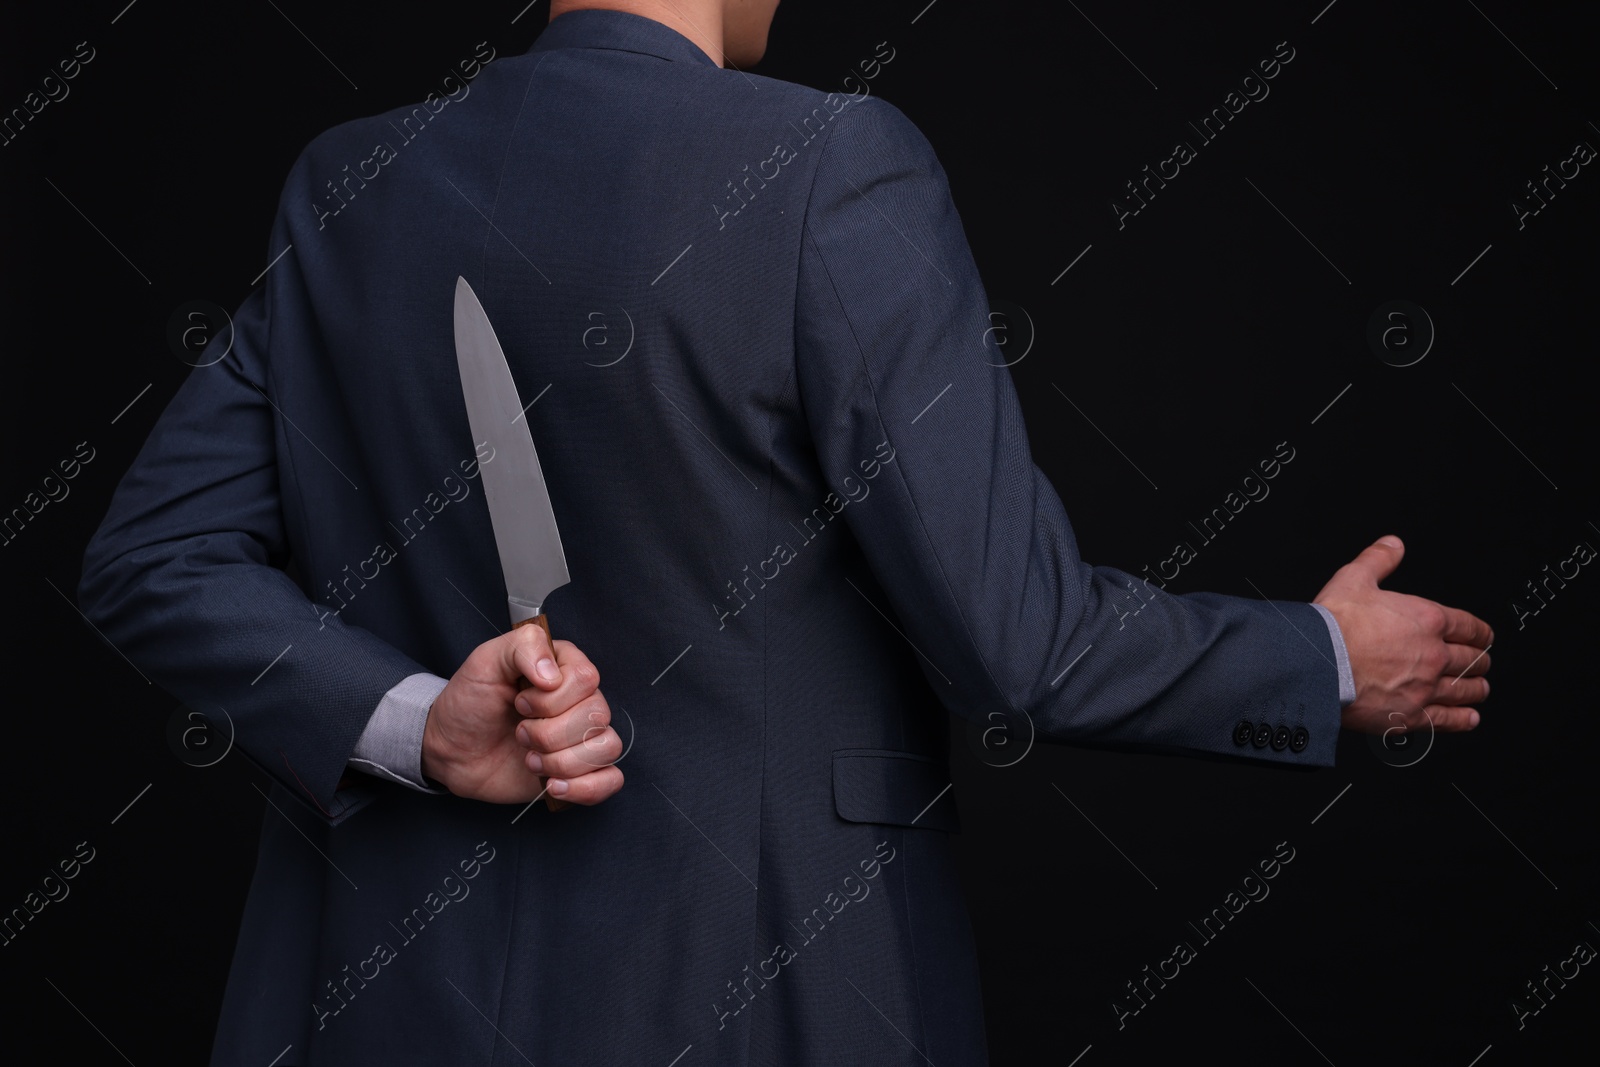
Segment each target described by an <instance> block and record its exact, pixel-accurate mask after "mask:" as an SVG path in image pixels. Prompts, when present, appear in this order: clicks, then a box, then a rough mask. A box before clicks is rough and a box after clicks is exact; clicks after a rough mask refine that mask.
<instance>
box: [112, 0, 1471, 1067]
mask: <svg viewBox="0 0 1600 1067" xmlns="http://www.w3.org/2000/svg"><path fill="white" fill-rule="evenodd" d="M775 6H776V4H775V2H774V0H760V2H755V0H750V2H746V0H659V2H653V0H612V2H610V3H607V4H604V5H596V4H588V3H578V2H569V3H558V4H555V5H553V6H552V14H551V22H550V25H549V26H548V28H547V29H546V30H545V31H544V33H543V34H542V35H541V36H540V38H539V40H538V41H537V43H536V44H535V45H534V46H533V48H532V49H531V50H530V51H529V52H528V53H527V54H526V55H523V56H519V57H495V56H493V55H492V54H491V55H490V56H488V57H485V56H482V55H480V56H478V57H477V59H476V61H474V62H473V63H472V64H471V68H472V69H471V71H470V73H468V67H467V65H465V64H464V65H463V68H462V69H463V76H464V77H468V78H471V84H470V94H469V93H468V92H467V89H468V87H467V86H466V85H465V84H462V85H461V90H462V91H461V92H460V93H459V95H457V94H456V93H454V92H452V93H451V94H450V95H451V100H450V103H449V106H448V107H446V106H445V104H444V103H443V101H444V98H443V97H438V98H435V97H430V98H429V100H428V101H426V102H424V104H422V105H418V106H417V107H408V108H402V109H399V110H397V111H394V112H390V113H387V114H384V115H379V116H376V117H372V118H366V119H358V120H356V121H353V122H349V123H346V124H344V125H341V126H339V127H337V128H335V129H333V130H330V131H328V132H327V133H325V134H323V135H322V136H320V137H318V138H317V139H316V140H314V141H313V142H312V143H311V144H310V145H309V146H308V147H307V148H306V149H305V151H304V153H303V154H302V155H301V157H300V159H299V160H298V161H297V162H296V163H295V165H294V167H293V170H292V172H291V173H290V175H289V177H288V180H287V183H286V185H285V189H284V193H283V197H282V200H281V203H280V206H279V210H278V213H277V217H276V221H275V224H274V227H273V231H272V235H271V240H270V244H269V247H268V250H267V251H268V255H269V256H271V257H275V261H274V264H273V266H272V267H271V269H270V270H269V271H268V272H267V274H266V277H265V280H264V282H263V284H262V286H261V288H259V289H258V290H257V291H255V292H254V293H253V294H252V295H251V296H250V297H249V298H248V299H247V300H246V301H245V303H244V305H243V306H242V307H241V308H240V310H239V313H238V315H237V316H236V317H235V320H234V333H233V338H232V344H231V350H230V351H229V353H228V356H227V357H226V358H225V359H222V360H221V361H220V362H217V363H216V364H215V365H214V366H209V367H205V368H203V369H200V370H197V371H196V372H195V373H193V374H192V375H191V376H190V378H189V379H188V381H187V382H186V383H185V384H184V386H183V387H182V388H181V389H180V390H179V392H178V394H177V396H176V397H175V398H174V399H173V401H172V402H171V404H170V405H169V406H168V408H167V409H166V411H165V412H164V414H163V415H162V417H161V419H160V421H159V423H158V424H157V426H156V428H155V430H154V431H153V433H152V435H151V437H150V440H149V441H148V443H147V444H146V445H145V447H144V449H143V450H142V451H141V453H140V455H139V457H138V459H137V460H136V461H135V463H134V465H133V467H132V469H131V470H130V471H129V472H128V474H127V476H126V477H125V478H124V480H123V482H122V484H121V486H120V487H119V489H118V491H117V493H116V496H115V498H114V500H113V502H112V505H111V509H110V512H109V514H108V515H107V517H106V520H105V522H104V524H103V526H102V527H101V529H100V530H99V532H98V533H97V534H96V536H95V539H94V540H93V542H92V543H91V545H90V546H89V549H88V552H87V557H86V562H85V573H84V577H83V581H82V585H81V588H80V596H81V600H82V602H83V606H84V610H85V612H86V613H87V614H88V616H89V617H90V618H91V619H92V620H93V621H94V623H95V624H96V625H97V626H98V627H99V628H100V629H101V630H102V631H103V632H104V633H105V634H106V636H107V637H108V639H109V640H111V641H112V642H114V643H115V644H116V645H117V646H118V647H119V648H121V649H122V650H123V651H124V652H125V653H126V654H127V655H128V656H129V657H130V658H131V659H132V660H133V661H134V662H135V663H137V664H139V666H140V669H141V670H143V671H144V672H145V673H146V674H148V675H150V676H151V677H153V678H155V679H157V680H158V681H160V682H161V683H162V684H163V685H164V686H165V687H167V688H168V689H170V690H171V691H172V692H174V693H175V694H177V695H178V696H180V697H181V698H183V699H184V700H185V701H186V702H188V703H190V704H192V705H194V706H196V707H198V708H201V709H202V710H207V711H213V710H214V709H217V708H221V709H223V710H225V712H226V714H227V717H228V719H229V721H231V722H232V723H233V724H234V728H235V730H236V736H237V742H236V743H237V746H238V747H239V748H240V749H241V750H242V751H244V752H245V753H246V754H247V755H248V756H249V757H250V758H251V759H252V760H254V761H255V762H256V763H257V764H258V765H259V766H260V767H261V768H262V769H263V770H265V771H266V773H268V774H269V775H271V776H272V778H273V779H274V786H273V789H272V793H271V801H272V804H271V806H270V807H269V809H268V810H267V812H266V814H265V821H264V823H263V827H262V840H261V850H260V857H259V860H258V864H257V869H256V874H255V880H254V883H253V885H252V888H251V892H250V896H249V901H248V903H247V905H246V911H245V916H244V920H243V924H242V928H241V931H240V935H239V942H238V947H237V950H236V954H235V958H234V963H233V969H232V973H231V976H230V979H229V984H228V990H227V996H226V1000H225V1004H224V1010H223V1017H222V1019H221V1022H220V1024H219V1027H218V1032H217V1036H216V1042H215V1047H214V1053H213V1062H214V1063H217V1064H234V1063H255V1062H265V1060H266V1059H269V1058H270V1057H271V1055H272V1052H273V1051H274V1050H277V1049H281V1048H283V1046H284V1045H285V1044H289V1045H291V1046H292V1048H291V1050H290V1051H289V1052H288V1053H287V1054H286V1055H285V1056H284V1057H283V1058H282V1059H281V1060H280V1061H279V1062H280V1063H281V1064H284V1065H288V1064H321V1063H330V1064H333V1063H337V1064H357V1063H373V1064H378V1063H382V1064H390V1063H430V1064H431V1063H461V1064H465V1063H477V1064H513V1063H522V1062H533V1063H541V1064H542V1063H575V1062H578V1063H595V1064H611V1063H623V1062H629V1063H634V1062H638V1063H659V1064H667V1063H673V1062H681V1063H683V1064H685V1065H689V1064H749V1063H758V1064H814V1063H842V1062H862V1061H864V1060H867V1059H869V1058H870V1059H871V1060H872V1061H874V1062H879V1063H885V1064H887V1063H903V1064H912V1063H922V1062H924V1061H925V1060H931V1061H932V1062H935V1063H941V1064H944V1063H950V1064H967V1063H980V1062H983V1061H984V1059H985V1053H984V1041H983V1025H982V1014H981V1003H980V998H979V990H978V984H977V973H976V966H975V960H974V953H973V947H972V944H971V939H970V933H969V929H968V924H967V919H966V914H965V910H964V906H963V904H962V901H961V897H960V894H959V890H958V888H957V883H956V879H955V875H954V872H953V870H952V866H951V861H950V857H949V855H948V851H947V835H948V833H949V832H950V831H952V830H954V829H956V828H957V826H958V822H957V816H956V811H955V804H954V801H953V799H952V797H951V795H950V793H949V791H948V783H949V778H948V776H947V771H946V769H945V765H944V764H945V757H944V754H945V750H946V737H945V717H944V715H945V708H950V709H954V710H955V711H957V712H959V713H960V714H962V715H964V716H968V717H972V718H975V719H978V720H980V721H989V720H990V719H992V718H994V717H999V718H1001V719H1004V720H1006V721H1008V722H1013V721H1014V722H1021V721H1023V720H1026V721H1027V722H1028V723H1030V724H1031V728H1032V729H1033V730H1034V731H1035V732H1036V734H1037V736H1038V737H1039V738H1041V739H1044V740H1047V741H1053V742H1079V743H1085V744H1093V745H1100V746H1112V747H1122V748H1128V749H1132V750H1145V751H1170V752H1188V753H1195V754H1202V755H1214V756H1223V757H1236V758H1243V759H1250V760H1256V761H1260V762H1262V763H1268V764H1277V765H1291V766H1303V767H1314V766H1328V765H1331V764H1332V762H1333V757H1334V748H1335V739H1336V736H1337V733H1338V731H1339V729H1340V728H1341V725H1342V726H1344V727H1346V728H1351V729H1358V730H1366V731H1381V730H1383V729H1386V728H1390V727H1393V726H1395V725H1397V724H1400V725H1407V726H1419V725H1423V724H1425V723H1429V722H1431V723H1432V725H1433V726H1434V727H1435V728H1437V729H1441V730H1456V729H1468V728H1470V727H1471V726H1473V725H1475V724H1476V722H1477V713H1476V711H1474V710H1472V705H1473V704H1475V703H1477V702H1479V701H1481V700H1482V699H1483V698H1484V697H1485V696H1486V695H1487V682H1486V680H1485V679H1484V678H1483V673H1484V671H1485V670H1486V669H1487V667H1488V656H1487V655H1484V654H1483V649H1485V648H1486V647H1487V645H1488V643H1489V641H1490V636H1491V635H1490V633H1489V630H1488V627H1487V626H1486V625H1485V624H1484V623H1483V622H1482V621H1481V620H1478V619H1475V618H1474V617H1472V616H1470V615H1468V614H1466V613H1464V612H1460V611H1456V610H1453V609H1449V608H1444V607H1442V606H1440V605H1437V604H1434V603H1432V602H1431V601H1425V600H1421V599H1420V598H1416V597H1408V596H1404V595H1402V594H1398V593H1393V592H1388V591H1384V590H1381V589H1379V588H1378V582H1379V581H1380V580H1381V579H1383V578H1384V577H1386V576H1387V575H1388V573H1389V572H1390V571H1391V570H1392V569H1393V568H1394V566H1395V565H1396V564H1397V563H1398V561H1399V558H1400V553H1401V549H1400V547H1399V544H1398V542H1392V543H1391V542H1389V541H1380V542H1378V543H1377V544H1375V545H1373V546H1371V547H1370V548H1368V549H1367V550H1366V551H1365V552H1363V553H1362V554H1361V555H1360V556H1359V557H1357V558H1356V560H1355V561H1353V562H1352V563H1350V564H1348V565H1347V566H1345V567H1343V568H1341V569H1340V570H1339V571H1338V572H1337V573H1336V574H1335V575H1334V577H1333V578H1332V579H1331V580H1330V582H1329V583H1328V585H1327V586H1326V587H1325V588H1324V589H1323V591H1322V592H1321V594H1319V596H1318V597H1317V603H1316V604H1305V603H1296V602H1289V601H1253V600H1245V599H1238V598H1233V597H1226V596H1220V595H1213V594H1204V593H1195V594H1188V595H1182V596H1179V595H1173V594H1169V593H1167V592H1164V591H1162V590H1159V589H1156V588H1154V587H1152V586H1149V585H1147V584H1145V583H1143V582H1138V581H1137V580H1136V579H1134V578H1133V577H1132V576H1130V575H1128V574H1126V573H1124V572H1121V571H1118V570H1115V569H1113V568H1108V567H1094V566H1091V565H1089V564H1087V563H1085V562H1084V561H1083V560H1081V559H1080V558H1079V555H1078V552H1077V548H1076V543H1075V539H1074V536H1073V531H1072V528H1071V526H1070V525H1069V523H1068V521H1067V516H1066V514H1065V512H1064V510H1063V508H1062V505H1061V502H1060V500H1059V499H1058V497H1057V495H1056V493H1055V491H1054V489H1053V488H1052V487H1051V485H1050V483H1049V482H1048V481H1047V480H1046V479H1045V477H1044V476H1043V474H1042V473H1040V471H1039V470H1038V469H1037V468H1036V467H1035V466H1034V464H1033V461H1032V459H1031V456H1030V453H1029V449H1028V444H1027V439H1026V436H1025V432H1024V427H1023V424H1022V420H1021V417H1020V412H1019V408H1018V403H1017V399H1016V396H1015V393H1014V391H1013V389H1012V385H1011V381H1010V378H1009V376H1008V374H1007V373H1006V372H1005V371H1004V370H1003V369H1000V368H998V367H997V366H996V364H999V363H1003V362H1004V361H1003V360H1000V359H996V358H995V356H996V355H997V354H998V353H997V351H996V348H995V346H994V342H993V340H992V338H991V336H990V332H989V326H990V320H989V312H988V303H987V300H986V297H985V294H984V291H983V286H982V284H981V282H980V280H979V277H978V272H977V269H976V267H975V265H974V263H973V260H972V257H971V254H970V252H969V250H968V247H967V243H966V240H965V237H964V235H963V232H962V228H961V223H960V220H959V217H958V216H957V214H956V210H955V207H954V205H953V204H952V202H951V199H950V195H949V189H948V187H947V184H946V181H945V176H944V172H943V170H942V169H941V168H940V166H939V163H938V160H937V159H936V157H935V155H934V153H933V151H932V149H931V147H930V146H929V144H928V143H927V141H926V140H925V139H924V138H923V137H922V135H921V134H920V133H919V132H918V131H917V130H916V128H915V127H914V126H913V125H912V124H911V123H910V122H909V121H908V120H907V119H906V118H905V116H904V115H902V114H901V113H900V112H899V111H898V110H897V109H896V108H894V107H893V106H892V105H889V104H887V103H885V102H883V101H881V100H879V99H876V98H873V97H871V96H869V95H867V94H866V93H865V92H861V93H859V94H855V95H852V94H839V93H831V94H824V93H821V92H818V91H816V90H812V89H809V88H805V87H802V86H798V85H791V84H787V83H783V82H777V81H773V80H771V79H764V78H760V77H758V76H755V75H752V74H749V73H746V72H745V71H744V70H743V68H745V67H748V66H750V65H751V64H752V63H754V62H755V61H756V60H757V59H759V58H760V55H761V52H762V50H763V49H764V47H765V39H766V31H767V27H768V25H769V24H770V21H771V18H772V13H773V9H774V7H775ZM435 105H437V106H435ZM458 276H463V277H466V278H467V279H468V280H469V281H470V283H471V284H472V286H473V287H474V289H475V290H476V291H477V293H478V294H479V296H480V297H481V298H482V301H483V304H484V306H485V308H486V310H487V312H488V314H489V316H490V318H491V319H492V320H493V323H494V326H495V329H496V331H497V332H498V334H499V337H500V339H501V341H502V342H503V343H504V345H505V348H506V353H507V358H508V361H509V363H510V366H511V369H512V372H513V376H514V377H515V378H516V381H517V385H518V390H519V392H520V393H521V395H522V396H523V397H527V398H532V399H531V400H529V401H528V402H527V403H528V406H527V409H526V417H527V420H528V423H529V427H530V430H531V432H532V435H533V438H534V440H535V442H536V444H537V447H538V449H539V453H540V457H541V459H542V461H543V466H544V473H545V478H546V482H547V484H548V487H549V493H550V497H551V500H552V502H553V505H554V508H555V511H556V514H557V516H558V518H559V521H560V525H561V530H562V534H563V538H564V542H565V547H566V554H567V559H568V562H569V565H570V569H571V573H572V581H571V583H570V584H569V585H566V586H563V587H561V588H559V589H557V590H556V591H555V592H554V593H553V594H552V595H551V596H550V597H549V599H548V600H547V602H546V605H545V610H546V611H547V612H548V613H549V616H550V618H551V619H552V621H553V624H554V627H555V630H556V632H557V633H558V634H562V635H565V636H566V637H567V638H569V639H570V642H571V643H567V642H565V641H557V642H555V644H554V646H551V645H549V644H548V643H547V642H546V641H545V639H544V638H543V636H542V634H540V633H539V631H538V630H537V628H534V627H524V628H521V629H519V630H517V631H514V632H513V633H511V634H501V633H500V631H501V630H502V629H503V628H504V626H503V620H504V618H505V614H504V612H505V608H504V606H503V604H504V602H503V599H502V598H503V597H504V595H505V587H504V584H503V582H502V577H501V573H500V569H499V564H498V559H497V556H496V552H495V542H494V539H493V533H492V531H491V528H490V522H489V515H488V511H487V509H486V506H485V502H484V498H483V495H482V494H481V493H478V492H476V488H477V485H478V483H477V478H478V477H480V476H481V468H482V466H483V465H485V464H490V463H493V462H494V455H493V453H492V450H486V449H484V448H482V447H481V446H480V443H479V442H475V441H473V439H472V435H471V433H470V431H469V428H468V423H467V418H466V412H465V409H464V407H463V403H462V400H461V390H460V384H459V381H458V379H457V370H456V362H455V355H454V346H453V336H452V325H451V309H452V299H453V294H454V288H455V282H456V278H457V277H458ZM596 330H599V331H600V333H598V334H597V333H595V332H594V331H596ZM602 341H603V342H604V347H603V348H602V347H600V345H601V342H602ZM1131 597H1137V605H1138V610H1137V611H1136V612H1134V611H1132V610H1130V609H1129V606H1128V605H1129V604H1131V603H1133V601H1132V599H1131ZM580 649H581V650H582V651H579V650H580ZM596 664H598V665H601V666H603V668H604V671H605V688H604V691H603V694H602V692H601V690H600V689H599V688H598V674H597V671H596V669H595V665H596ZM552 666H553V667H554V668H555V669H554V670H551V668H552ZM523 680H526V682H527V683H529V687H528V688H527V689H525V690H522V691H521V692H519V688H518V687H519V684H521V683H522V682H523ZM1247 709H1251V710H1247ZM619 719H620V720H621V721H622V724H623V725H621V726H620V727H618V726H617V725H616V723H617V720H619ZM624 749H626V753H627V755H626V760H625V762H626V765H627V768H628V770H627V775H628V787H627V788H622V785H623V781H622V771H621V770H620V769H619V768H617V767H616V766H615V765H614V764H615V762H616V761H617V760H618V758H619V757H620V756H621V755H622V754H623V751H624ZM352 769H354V770H358V771H361V772H365V773H361V774H351V773H350V772H351V770H352ZM547 787H548V790H549V792H550V793H551V794H559V795H561V796H563V797H565V798H566V799H567V800H569V801H573V802H576V805H577V806H576V807H574V808H572V809H571V810H568V811H563V812H559V813H557V812H551V811H546V810H544V809H542V808H537V807H533V806H532V805H530V804H529V801H531V800H532V799H534V798H536V797H538V796H539V795H540V794H541V793H543V792H544V791H545V790H546V788H547ZM601 801H603V803H601ZM308 841H309V842H310V843H311V845H312V846H314V847H307V842H308ZM675 1058H679V1059H675Z"/></svg>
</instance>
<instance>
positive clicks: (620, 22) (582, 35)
mask: <svg viewBox="0 0 1600 1067" xmlns="http://www.w3.org/2000/svg"><path fill="white" fill-rule="evenodd" d="M551 48H612V49H616V50H618V51H622V52H638V53H640V54H642V55H647V56H657V57H659V58H661V59H666V60H670V61H672V62H675V63H703V64H705V65H707V66H711V67H714V66H716V65H717V63H716V61H715V60H713V59H712V58H711V57H710V56H708V55H706V54H705V52H703V51H701V50H700V46H699V45H697V44H695V43H694V42H693V41H691V40H689V38H687V37H685V36H684V35H683V34H681V33H679V32H678V31H677V30H674V29H672V28H671V27H669V26H667V25H665V24H664V23H660V22H657V21H656V20H654V19H649V18H645V17H644V16H643V15H634V14H631V13H629V12H626V11H613V10H611V9H609V8H597V7H586V8H579V9H578V10H576V11H568V12H565V13H563V14H560V15H557V16H556V17H555V18H553V19H551V20H550V23H549V25H547V26H546V27H545V28H544V31H543V32H542V33H540V34H539V37H538V39H537V40H536V41H534V42H533V47H532V48H530V49H528V54H530V55H532V54H533V53H535V52H543V51H546V50H548V49H551Z"/></svg>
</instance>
